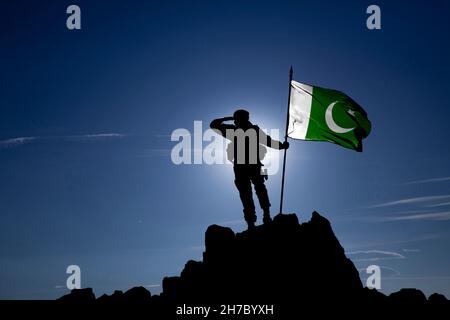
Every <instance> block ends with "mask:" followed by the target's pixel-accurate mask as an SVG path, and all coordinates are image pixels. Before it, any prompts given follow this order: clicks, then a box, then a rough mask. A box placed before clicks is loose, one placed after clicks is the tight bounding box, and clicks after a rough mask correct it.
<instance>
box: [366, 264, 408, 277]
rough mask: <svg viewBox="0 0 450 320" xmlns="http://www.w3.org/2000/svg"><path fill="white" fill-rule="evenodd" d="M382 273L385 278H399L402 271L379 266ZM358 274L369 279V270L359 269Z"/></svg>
mask: <svg viewBox="0 0 450 320" xmlns="http://www.w3.org/2000/svg"><path fill="white" fill-rule="evenodd" d="M379 267H380V269H381V272H382V275H383V277H391V276H399V275H400V271H398V270H396V269H394V268H391V267H386V266H379ZM358 272H359V273H360V274H361V277H363V278H364V277H366V278H367V277H368V276H369V274H368V273H367V268H358Z"/></svg>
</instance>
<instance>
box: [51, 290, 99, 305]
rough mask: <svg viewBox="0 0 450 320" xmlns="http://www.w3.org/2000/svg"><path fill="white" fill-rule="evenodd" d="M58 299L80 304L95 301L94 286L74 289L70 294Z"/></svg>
mask: <svg viewBox="0 0 450 320" xmlns="http://www.w3.org/2000/svg"><path fill="white" fill-rule="evenodd" d="M58 301H60V302H68V303H79V304H85V303H94V302H95V294H94V292H93V291H92V288H84V289H73V290H72V291H71V292H70V293H69V294H66V295H65V296H62V297H61V298H59V299H58Z"/></svg>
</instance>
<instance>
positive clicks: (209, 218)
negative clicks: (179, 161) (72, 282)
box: [0, 0, 450, 299]
mask: <svg viewBox="0 0 450 320" xmlns="http://www.w3.org/2000/svg"><path fill="white" fill-rule="evenodd" d="M72 3H76V4H78V5H79V6H80V7H81V10H82V30H80V31H69V30H67V29H66V27H65V21H66V17H67V15H66V13H65V10H66V7H67V6H68V5H69V4H72ZM370 4H372V1H370V2H369V1H342V2H340V3H339V4H337V3H336V1H287V2H283V1H273V2H264V1H236V2H233V1H181V2H177V1H170V2H165V1H147V2H144V1H135V2H131V3H130V1H75V2H73V1H12V2H8V3H4V2H2V4H1V6H0V24H1V27H0V39H1V46H0V70H1V73H0V74H1V77H0V90H1V91H0V217H1V224H0V298H2V299H43V298H45V299H46V298H56V297H59V296H61V295H62V294H64V293H66V292H67V290H66V289H64V285H65V282H66V277H67V275H66V274H65V269H66V267H67V266H68V265H70V264H77V265H79V266H80V267H81V270H82V286H83V287H93V288H94V290H95V292H96V294H97V295H100V294H102V293H111V292H112V291H113V290H114V289H122V290H126V289H128V288H130V287H132V286H136V285H144V286H147V287H148V288H149V289H150V291H152V292H153V293H158V292H159V291H160V290H161V287H160V285H161V280H162V278H163V276H165V275H175V274H178V273H179V272H180V271H181V270H182V268H183V266H184V263H185V262H186V261H187V260H188V259H200V258H201V253H202V250H203V236H204V231H205V229H206V227H207V226H208V225H210V224H213V223H218V224H224V225H229V226H231V227H232V228H233V229H234V230H235V231H240V230H242V229H243V228H244V227H245V226H244V223H243V221H242V211H241V204H240V201H239V198H238V194H237V192H236V190H235V187H234V184H233V173H232V169H231V166H223V165H222V166H220V165H216V166H207V165H191V166H188V165H182V166H175V165H174V164H172V162H171V160H170V150H171V148H172V147H173V146H174V145H175V143H174V142H171V141H170V134H171V132H172V131H173V130H174V129H176V128H186V129H189V130H192V129H193V121H194V120H201V121H203V122H204V124H205V126H206V125H208V124H209V121H210V120H211V119H212V118H215V117H220V116H226V115H229V114H231V113H232V112H233V111H234V109H235V108H236V107H237V106H243V107H245V108H247V109H248V110H249V111H250V112H251V114H252V116H253V119H254V120H255V122H257V123H258V124H259V125H260V126H261V127H263V128H280V129H283V128H284V125H285V124H284V121H285V112H286V111H285V108H286V99H287V72H288V68H289V66H290V65H291V64H292V65H293V67H294V72H295V73H294V78H295V79H296V80H297V81H300V82H306V83H311V84H315V85H319V86H323V87H330V88H334V89H338V90H343V91H344V92H346V93H347V94H349V95H350V96H352V97H353V98H354V99H355V100H356V101H358V102H359V103H360V104H361V105H362V106H363V107H364V108H365V110H366V111H367V113H368V115H369V118H370V120H371V121H372V125H373V131H372V133H371V135H370V136H369V137H368V138H367V139H366V140H365V142H364V152H363V153H357V152H353V151H351V150H347V149H344V148H340V147H338V146H335V145H332V144H329V143H317V142H304V141H291V149H290V150H289V151H288V159H287V176H286V194H285V204H284V206H285V211H286V212H296V213H297V215H298V216H299V219H300V220H301V221H306V220H309V218H310V214H311V212H312V211H313V210H317V211H319V212H320V213H321V214H323V215H324V216H325V217H327V218H328V219H330V220H331V222H332V225H333V227H334V230H335V232H336V235H337V236H338V238H339V239H340V241H341V243H342V245H343V246H344V247H345V249H346V251H347V254H348V256H349V257H350V258H352V259H353V261H354V262H355V264H356V266H357V267H358V268H361V269H364V268H366V267H367V266H368V265H370V264H378V265H380V266H382V291H383V292H385V293H389V292H392V291H396V290H398V289H400V288H402V287H417V288H420V289H422V290H423V291H424V292H425V293H426V294H427V295H428V294H430V293H432V292H441V293H444V294H446V295H447V297H449V298H450V271H449V270H450V241H449V240H450V239H449V238H450V234H449V231H450V178H449V177H450V169H449V160H450V148H449V145H448V140H449V138H450V133H449V131H448V130H449V126H448V121H449V118H450V108H449V107H450V105H449V102H448V101H449V98H448V92H449V88H450V80H449V79H450V60H449V56H450V45H449V41H448V38H449V31H450V20H449V19H448V14H449V12H450V4H449V2H447V1H443V0H434V1H386V2H384V1H377V2H376V4H378V5H379V6H380V7H381V10H382V30H379V31H369V30H368V29H367V28H366V26H365V23H366V18H367V15H366V13H365V11H366V8H367V6H368V5H370ZM21 138H22V139H21ZM23 138H25V139H23ZM280 178H281V177H280V174H278V175H277V176H274V177H271V178H270V179H269V181H268V188H269V192H270V196H271V200H272V203H273V204H274V207H273V212H274V213H275V212H276V211H277V208H278V203H279V188H280ZM326 276H328V275H324V277H326ZM365 277H366V276H365V274H364V273H362V278H363V280H364V278H365Z"/></svg>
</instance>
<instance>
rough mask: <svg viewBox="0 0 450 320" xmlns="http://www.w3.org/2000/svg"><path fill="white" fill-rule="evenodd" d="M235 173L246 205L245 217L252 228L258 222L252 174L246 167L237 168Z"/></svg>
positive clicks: (243, 202) (236, 181) (240, 194)
mask: <svg viewBox="0 0 450 320" xmlns="http://www.w3.org/2000/svg"><path fill="white" fill-rule="evenodd" d="M234 174H235V180H234V183H235V185H236V187H237V189H238V191H239V196H240V198H241V201H242V205H243V207H244V210H243V211H244V219H245V221H246V222H247V224H248V227H249V229H250V228H252V227H254V226H255V222H256V213H255V203H254V202H253V195H252V185H251V181H250V176H249V175H248V171H247V170H245V169H235V170H234Z"/></svg>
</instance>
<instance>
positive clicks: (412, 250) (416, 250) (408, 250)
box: [402, 249, 421, 252]
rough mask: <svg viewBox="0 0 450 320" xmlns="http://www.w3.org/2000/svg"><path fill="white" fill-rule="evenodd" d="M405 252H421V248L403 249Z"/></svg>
mask: <svg viewBox="0 0 450 320" xmlns="http://www.w3.org/2000/svg"><path fill="white" fill-rule="evenodd" d="M402 251H403V252H420V251H421V250H420V249H402Z"/></svg>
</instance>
